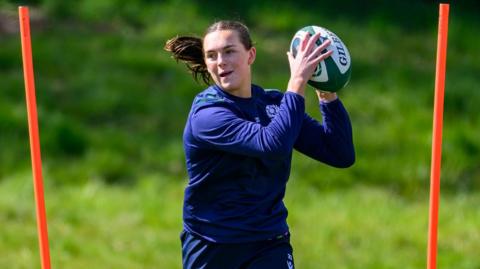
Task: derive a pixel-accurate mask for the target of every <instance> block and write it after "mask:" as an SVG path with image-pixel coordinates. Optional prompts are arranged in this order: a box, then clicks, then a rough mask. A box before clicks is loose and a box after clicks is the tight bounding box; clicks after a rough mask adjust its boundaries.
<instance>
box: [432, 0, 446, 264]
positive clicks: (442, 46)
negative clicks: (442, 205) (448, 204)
mask: <svg viewBox="0 0 480 269" xmlns="http://www.w3.org/2000/svg"><path fill="white" fill-rule="evenodd" d="M448 11H449V4H440V8H439V12H440V14H439V20H438V40H437V67H436V71H435V103H434V108H433V137H432V140H433V141H432V164H431V170H430V213H429V227H428V256H427V269H436V268H437V235H438V205H439V196H440V165H441V160H442V128H443V99H444V93H445V67H446V58H447V35H448Z"/></svg>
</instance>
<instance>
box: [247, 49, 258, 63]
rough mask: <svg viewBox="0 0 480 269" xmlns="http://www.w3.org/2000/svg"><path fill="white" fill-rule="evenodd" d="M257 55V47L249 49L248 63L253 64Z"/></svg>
mask: <svg viewBox="0 0 480 269" xmlns="http://www.w3.org/2000/svg"><path fill="white" fill-rule="evenodd" d="M256 56H257V49H256V48H255V47H251V48H250V50H249V51H248V65H252V64H253V62H254V61H255V57H256Z"/></svg>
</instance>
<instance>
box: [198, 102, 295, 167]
mask: <svg viewBox="0 0 480 269" xmlns="http://www.w3.org/2000/svg"><path fill="white" fill-rule="evenodd" d="M304 114H305V101H304V99H303V97H302V96H300V95H297V94H294V93H286V94H284V96H283V98H282V101H281V103H280V107H279V111H278V113H277V115H276V116H275V117H274V118H273V119H272V121H271V122H270V123H269V124H268V125H267V126H262V125H261V124H259V123H255V122H251V121H247V120H245V119H242V118H240V117H239V116H238V115H237V114H235V112H234V111H233V110H232V109H231V108H230V107H228V106H227V105H225V106H220V105H215V106H206V107H203V108H200V109H199V110H197V111H195V112H194V114H193V115H192V117H191V122H190V124H191V130H192V135H193V137H194V138H195V139H196V140H198V141H199V142H200V143H201V144H202V145H203V146H205V147H207V148H211V149H216V150H221V151H226V152H230V153H235V154H243V155H247V156H251V157H259V158H269V159H272V158H273V159H278V158H284V157H286V156H288V154H290V153H291V151H292V149H293V145H294V143H295V141H296V140H297V136H298V133H299V132H300V129H301V128H302V121H303V119H304Z"/></svg>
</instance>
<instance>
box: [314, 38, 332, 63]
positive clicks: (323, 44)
mask: <svg viewBox="0 0 480 269" xmlns="http://www.w3.org/2000/svg"><path fill="white" fill-rule="evenodd" d="M330 43H331V41H330V39H327V40H326V41H325V42H323V43H322V44H321V45H320V46H318V47H316V48H315V49H314V50H313V52H312V54H311V55H312V58H316V57H318V55H320V54H321V53H322V51H323V50H325V49H326V48H327V47H328V46H329V45H330Z"/></svg>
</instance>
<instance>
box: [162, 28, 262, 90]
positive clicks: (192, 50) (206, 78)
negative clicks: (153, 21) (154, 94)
mask: <svg viewBox="0 0 480 269" xmlns="http://www.w3.org/2000/svg"><path fill="white" fill-rule="evenodd" d="M221 30H233V31H236V32H237V33H238V37H239V39H240V42H241V43H242V44H243V46H244V47H245V49H247V50H249V49H250V48H252V47H253V42H252V39H251V38H250V32H249V30H248V27H247V26H245V25H244V24H243V23H241V22H239V21H225V20H224V21H218V22H215V23H214V24H212V25H210V27H208V28H207V31H206V32H205V34H204V35H203V36H206V35H207V34H209V33H212V32H215V31H221ZM164 49H165V50H166V51H168V52H170V53H172V58H174V59H175V60H177V62H178V61H179V60H180V61H182V62H184V63H185V64H186V66H187V68H188V69H189V71H190V73H191V74H192V75H193V78H194V79H195V81H197V82H198V78H199V77H201V79H202V81H203V82H205V84H207V85H208V84H210V79H211V77H210V74H209V73H208V70H207V65H206V64H205V60H204V55H203V38H199V37H195V36H176V37H174V38H172V39H169V40H168V41H167V42H166V43H165V47H164Z"/></svg>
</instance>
